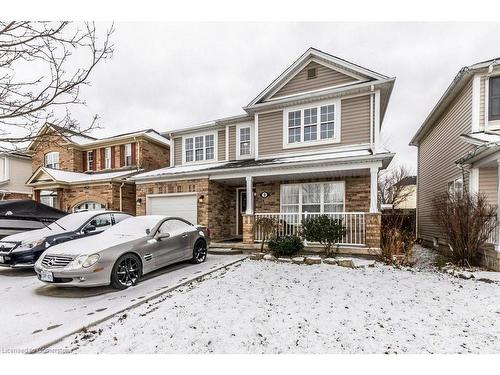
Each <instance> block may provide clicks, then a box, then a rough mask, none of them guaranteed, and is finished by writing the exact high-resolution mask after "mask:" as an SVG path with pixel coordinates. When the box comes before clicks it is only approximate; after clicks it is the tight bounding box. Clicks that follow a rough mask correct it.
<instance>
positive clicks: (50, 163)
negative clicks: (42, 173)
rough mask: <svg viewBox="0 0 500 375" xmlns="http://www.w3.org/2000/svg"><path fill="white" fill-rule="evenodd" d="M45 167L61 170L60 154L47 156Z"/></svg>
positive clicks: (51, 153)
mask: <svg viewBox="0 0 500 375" xmlns="http://www.w3.org/2000/svg"><path fill="white" fill-rule="evenodd" d="M45 166H46V167H47V168H52V169H59V152H49V153H47V154H45Z"/></svg>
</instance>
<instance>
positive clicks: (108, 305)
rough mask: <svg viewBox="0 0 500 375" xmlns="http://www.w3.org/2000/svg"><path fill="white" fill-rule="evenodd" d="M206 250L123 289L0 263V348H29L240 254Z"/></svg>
mask: <svg viewBox="0 0 500 375" xmlns="http://www.w3.org/2000/svg"><path fill="white" fill-rule="evenodd" d="M242 258H243V256H239V255H209V256H208V257H207V260H206V262H205V263H202V264H199V265H193V264H190V263H180V264H177V265H173V266H169V267H166V268H164V269H161V270H158V271H156V272H154V273H152V274H150V275H146V276H145V277H144V278H143V279H142V280H141V282H139V284H138V285H137V286H135V287H133V288H129V289H127V290H124V291H116V290H114V289H112V288H109V287H100V288H89V289H78V288H57V287H55V286H52V285H46V284H44V283H42V282H40V281H39V280H38V279H37V278H36V275H35V273H34V271H30V270H12V269H5V268H0V319H1V329H0V352H4V353H5V352H17V351H30V350H32V349H35V348H39V347H41V346H44V345H47V344H48V343H50V342H53V341H54V340H57V339H59V338H61V337H63V336H65V335H68V334H70V333H72V332H74V331H75V330H78V329H80V328H81V327H82V326H86V325H89V324H91V323H93V322H96V321H99V320H101V319H103V318H105V317H107V316H109V315H110V314H114V313H117V312H119V311H122V310H123V309H126V308H127V307H130V306H133V305H135V304H137V303H139V302H141V301H143V300H147V299H148V298H150V297H152V296H154V295H157V294H159V293H161V292H162V291H167V290H169V289H171V288H172V287H175V286H177V285H179V284H183V283H185V282H186V281H188V280H191V279H194V278H197V277H200V276H202V275H205V274H207V273H210V272H212V271H214V270H216V269H220V268H222V267H224V266H227V265H229V264H231V263H234V262H235V261H238V260H240V259H242Z"/></svg>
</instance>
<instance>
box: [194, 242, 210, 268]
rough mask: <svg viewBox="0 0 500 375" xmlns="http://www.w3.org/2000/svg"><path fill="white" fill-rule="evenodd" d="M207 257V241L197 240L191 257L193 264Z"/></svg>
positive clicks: (201, 261)
mask: <svg viewBox="0 0 500 375" xmlns="http://www.w3.org/2000/svg"><path fill="white" fill-rule="evenodd" d="M205 259H207V243H206V242H205V241H203V240H198V241H196V243H195V244H194V249H193V259H192V260H191V261H192V262H193V263H194V264H199V263H203V262H204V261H205Z"/></svg>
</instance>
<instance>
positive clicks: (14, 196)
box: [0, 193, 32, 201]
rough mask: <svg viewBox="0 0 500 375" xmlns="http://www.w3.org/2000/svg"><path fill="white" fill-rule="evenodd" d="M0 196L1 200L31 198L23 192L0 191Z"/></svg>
mask: <svg viewBox="0 0 500 375" xmlns="http://www.w3.org/2000/svg"><path fill="white" fill-rule="evenodd" d="M0 196H2V199H3V200H6V201H8V200H12V199H32V195H31V194H24V193H6V194H5V195H3V193H0Z"/></svg>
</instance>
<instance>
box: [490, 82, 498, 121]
mask: <svg viewBox="0 0 500 375" xmlns="http://www.w3.org/2000/svg"><path fill="white" fill-rule="evenodd" d="M488 94H489V101H488V120H491V121H495V120H500V76H498V77H491V78H490V82H489V93H488Z"/></svg>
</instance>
